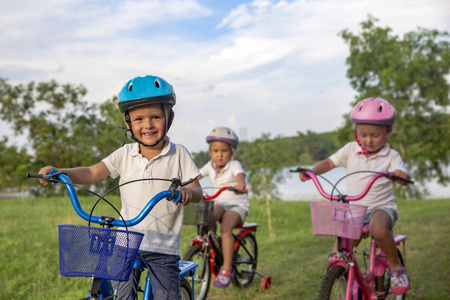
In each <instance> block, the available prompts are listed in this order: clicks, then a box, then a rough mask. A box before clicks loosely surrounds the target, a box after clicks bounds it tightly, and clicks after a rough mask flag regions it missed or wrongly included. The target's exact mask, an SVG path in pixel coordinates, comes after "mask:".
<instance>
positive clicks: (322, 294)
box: [318, 265, 347, 300]
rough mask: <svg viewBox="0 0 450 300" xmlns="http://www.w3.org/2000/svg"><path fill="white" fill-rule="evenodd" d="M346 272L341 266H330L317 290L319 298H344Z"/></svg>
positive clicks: (327, 299) (324, 299)
mask: <svg viewBox="0 0 450 300" xmlns="http://www.w3.org/2000/svg"><path fill="white" fill-rule="evenodd" d="M346 291H347V274H346V273H345V268H344V267H342V266H338V265H335V266H332V267H331V268H329V269H328V270H327V272H326V273H325V276H324V277H323V280H322V284H321V285H320V290H319V298H318V299H319V300H329V299H345V293H346Z"/></svg>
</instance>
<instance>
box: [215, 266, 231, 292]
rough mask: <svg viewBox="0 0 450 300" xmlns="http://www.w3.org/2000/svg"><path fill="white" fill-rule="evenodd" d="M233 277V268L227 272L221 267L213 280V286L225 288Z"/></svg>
mask: <svg viewBox="0 0 450 300" xmlns="http://www.w3.org/2000/svg"><path fill="white" fill-rule="evenodd" d="M233 277H234V270H231V272H228V271H225V270H224V269H221V270H220V271H219V275H217V278H216V280H214V286H215V287H218V288H226V287H228V286H229V285H230V283H231V280H232V279H233Z"/></svg>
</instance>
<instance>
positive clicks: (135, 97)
mask: <svg viewBox="0 0 450 300" xmlns="http://www.w3.org/2000/svg"><path fill="white" fill-rule="evenodd" d="M175 100H176V97H175V92H174V90H173V87H172V86H171V85H170V84H169V83H168V82H166V81H165V80H164V79H162V78H160V77H156V76H149V75H148V76H144V77H136V78H133V79H131V80H130V81H128V82H127V83H126V84H125V85H124V86H123V88H122V90H121V91H120V93H119V101H118V106H119V109H120V111H121V112H122V113H124V119H125V123H126V126H127V128H128V131H129V132H130V133H131V137H132V139H133V140H134V141H135V143H132V144H125V145H123V146H122V147H121V148H119V149H117V150H116V151H114V152H113V153H112V154H110V155H109V156H108V157H106V158H104V159H103V160H102V161H101V162H99V163H98V164H95V165H93V166H90V167H78V168H70V169H60V171H62V172H64V173H66V174H67V176H68V177H69V178H70V179H71V180H72V182H73V183H78V184H91V183H94V182H97V181H99V180H100V179H103V178H105V177H107V176H108V175H109V176H111V177H112V178H116V177H117V176H120V184H122V183H125V182H128V181H131V180H135V179H142V178H164V179H171V178H179V179H180V180H181V181H188V180H190V179H194V181H193V182H192V183H190V184H188V185H186V186H185V187H180V188H179V191H180V193H181V201H182V204H183V206H184V205H187V204H188V203H189V202H199V201H200V200H201V199H202V190H201V187H200V184H199V182H198V179H197V177H198V176H199V175H200V172H199V171H198V169H197V167H196V166H195V164H194V162H193V160H192V158H191V156H190V154H189V152H188V151H187V150H186V149H185V148H184V147H183V146H181V145H177V144H173V143H172V142H170V140H169V137H168V136H167V132H168V130H169V128H170V126H171V124H172V121H173V118H174V112H173V110H172V107H173V106H174V105H175V102H176V101H175ZM53 169H55V168H54V167H51V166H47V167H44V168H42V169H41V170H40V171H39V173H40V174H48V173H49V172H50V171H51V170H53ZM41 183H42V184H44V185H45V184H46V183H47V182H46V181H43V180H41ZM166 189H167V183H166V182H164V181H157V180H148V181H140V182H139V183H135V184H129V185H124V186H121V187H120V194H121V200H122V210H121V215H122V216H123V218H124V219H132V218H134V217H136V216H137V215H138V214H139V213H140V212H141V210H142V209H143V208H144V206H145V205H146V204H147V202H148V200H149V199H151V198H152V196H153V195H155V194H157V193H159V192H160V191H162V190H166ZM182 221H183V208H182V206H178V205H175V204H174V203H172V202H169V201H160V202H159V203H158V204H157V205H156V206H155V208H154V209H153V210H152V211H151V212H150V213H149V215H148V216H147V217H146V219H145V220H143V221H142V222H141V223H139V224H138V225H136V226H133V227H132V230H133V231H137V232H141V233H143V234H145V236H144V239H143V240H142V243H141V246H140V250H139V256H140V257H141V259H142V260H143V261H144V263H145V264H146V265H147V266H148V267H149V276H150V279H151V283H152V292H153V297H154V299H179V298H180V279H179V273H180V270H179V267H178V263H179V261H180V254H181V253H180V241H181V226H182ZM142 271H143V270H142V269H133V271H132V273H131V276H130V279H129V280H128V281H127V282H123V283H120V284H119V283H118V282H115V287H117V288H118V292H117V299H136V297H137V286H138V283H139V278H140V275H141V273H142Z"/></svg>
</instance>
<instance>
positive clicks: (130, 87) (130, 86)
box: [128, 82, 133, 92]
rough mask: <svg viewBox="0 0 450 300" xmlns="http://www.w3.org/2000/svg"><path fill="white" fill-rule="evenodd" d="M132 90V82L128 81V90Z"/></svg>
mask: <svg viewBox="0 0 450 300" xmlns="http://www.w3.org/2000/svg"><path fill="white" fill-rule="evenodd" d="M132 90H133V83H132V82H130V84H129V85H128V91H129V92H131V91H132Z"/></svg>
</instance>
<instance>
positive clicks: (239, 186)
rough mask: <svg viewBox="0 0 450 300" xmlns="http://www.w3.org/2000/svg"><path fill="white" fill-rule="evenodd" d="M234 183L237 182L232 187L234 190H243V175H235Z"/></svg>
mask: <svg viewBox="0 0 450 300" xmlns="http://www.w3.org/2000/svg"><path fill="white" fill-rule="evenodd" d="M236 181H237V184H236V185H235V186H234V188H235V189H238V190H245V174H244V173H238V174H237V175H236ZM236 193H237V192H236Z"/></svg>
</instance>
